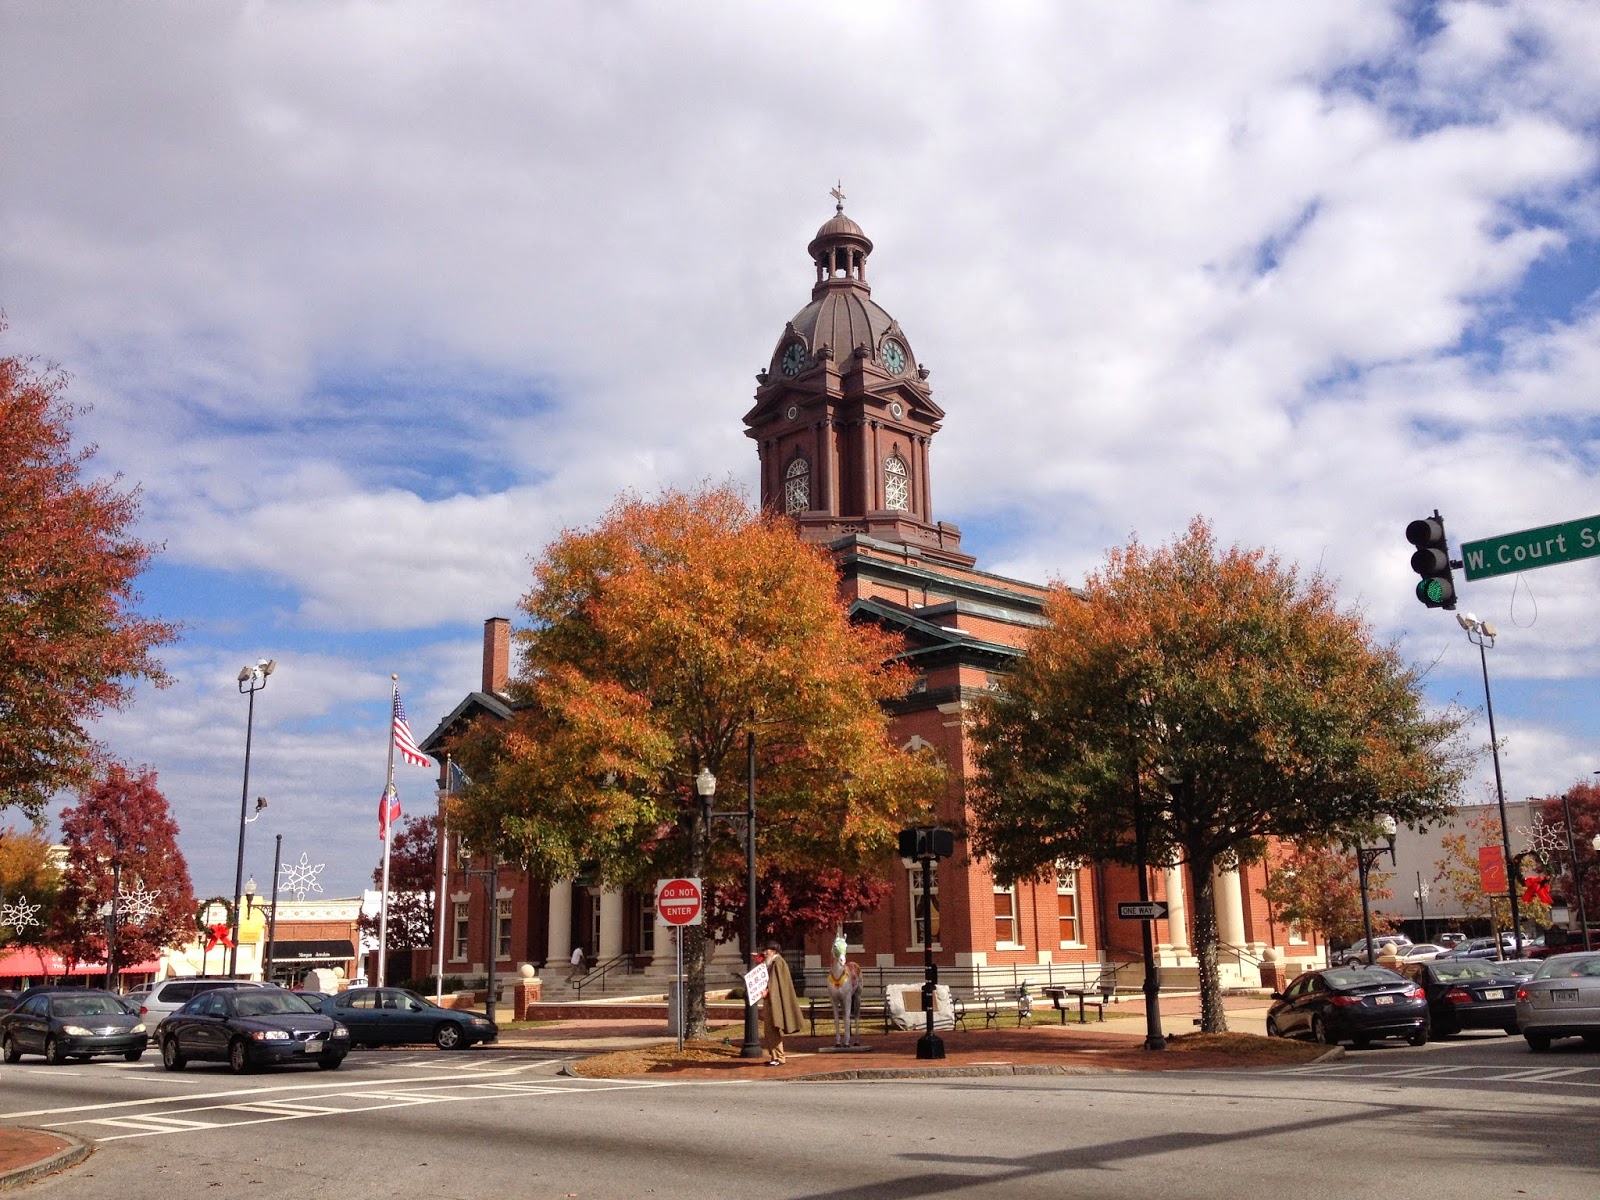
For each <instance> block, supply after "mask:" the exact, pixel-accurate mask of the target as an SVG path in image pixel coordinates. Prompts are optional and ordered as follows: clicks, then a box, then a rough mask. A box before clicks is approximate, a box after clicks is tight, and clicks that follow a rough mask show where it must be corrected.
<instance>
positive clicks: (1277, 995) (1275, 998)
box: [1272, 992, 1283, 1000]
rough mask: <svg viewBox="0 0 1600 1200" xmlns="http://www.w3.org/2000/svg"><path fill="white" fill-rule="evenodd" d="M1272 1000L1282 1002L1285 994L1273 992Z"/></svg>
mask: <svg viewBox="0 0 1600 1200" xmlns="http://www.w3.org/2000/svg"><path fill="white" fill-rule="evenodd" d="M1272 998H1273V999H1274V1000H1282V999H1283V993H1282V992H1273V993H1272Z"/></svg>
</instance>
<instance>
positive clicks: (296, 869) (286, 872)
mask: <svg viewBox="0 0 1600 1200" xmlns="http://www.w3.org/2000/svg"><path fill="white" fill-rule="evenodd" d="M325 866H327V864H326V863H317V864H316V865H315V866H312V864H311V860H310V859H309V858H307V857H306V856H305V854H304V853H303V852H302V853H301V855H300V861H299V862H297V863H284V864H283V866H281V867H279V868H278V873H279V874H280V875H281V876H282V878H281V879H280V881H279V883H278V890H279V891H280V892H290V893H292V894H293V896H294V898H295V899H296V900H304V899H305V898H306V893H307V892H321V891H322V885H321V884H320V883H318V882H317V876H318V875H320V874H322V868H323V867H325Z"/></svg>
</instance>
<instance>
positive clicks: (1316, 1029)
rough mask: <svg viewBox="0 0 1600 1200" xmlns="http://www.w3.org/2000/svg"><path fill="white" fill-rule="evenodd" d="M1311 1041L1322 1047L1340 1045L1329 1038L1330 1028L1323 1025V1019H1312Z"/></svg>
mask: <svg viewBox="0 0 1600 1200" xmlns="http://www.w3.org/2000/svg"><path fill="white" fill-rule="evenodd" d="M1311 1040H1312V1041H1313V1042H1316V1043H1317V1044H1318V1045H1322V1046H1336V1045H1338V1043H1337V1042H1335V1041H1334V1040H1333V1039H1332V1038H1331V1037H1329V1036H1328V1027H1327V1026H1326V1025H1324V1024H1323V1023H1322V1018H1321V1017H1312V1018H1311Z"/></svg>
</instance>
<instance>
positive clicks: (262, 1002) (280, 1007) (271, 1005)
mask: <svg viewBox="0 0 1600 1200" xmlns="http://www.w3.org/2000/svg"><path fill="white" fill-rule="evenodd" d="M233 1011H234V1015H235V1016H240V1017H271V1016H278V1015H280V1014H283V1013H295V1014H299V1013H309V1012H315V1011H316V1010H315V1009H314V1008H312V1007H311V1006H310V1005H309V1004H307V1003H306V1002H305V1001H304V1000H302V999H300V997H299V996H296V995H295V994H294V993H293V992H280V991H277V990H276V989H272V988H261V989H260V990H257V989H255V988H251V989H249V990H243V989H241V990H240V991H237V992H235V993H234V995H233Z"/></svg>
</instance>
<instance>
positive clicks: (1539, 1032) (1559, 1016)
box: [1517, 950, 1600, 1051]
mask: <svg viewBox="0 0 1600 1200" xmlns="http://www.w3.org/2000/svg"><path fill="white" fill-rule="evenodd" d="M1517 1028H1518V1029H1520V1030H1522V1036H1523V1037H1524V1038H1525V1039H1527V1042H1528V1048H1529V1049H1530V1050H1534V1051H1540V1050H1548V1049H1550V1042H1551V1040H1552V1039H1554V1038H1562V1037H1581V1038H1582V1039H1583V1043H1584V1045H1586V1046H1589V1047H1600V952H1597V951H1593V950H1589V951H1584V952H1580V953H1578V954H1555V955H1552V956H1551V957H1549V958H1547V959H1545V960H1544V965H1543V966H1542V967H1540V968H1539V971H1538V973H1537V974H1536V975H1534V977H1533V978H1532V979H1529V980H1528V981H1527V982H1525V983H1524V984H1523V985H1522V986H1521V987H1519V988H1518V989H1517Z"/></svg>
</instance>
